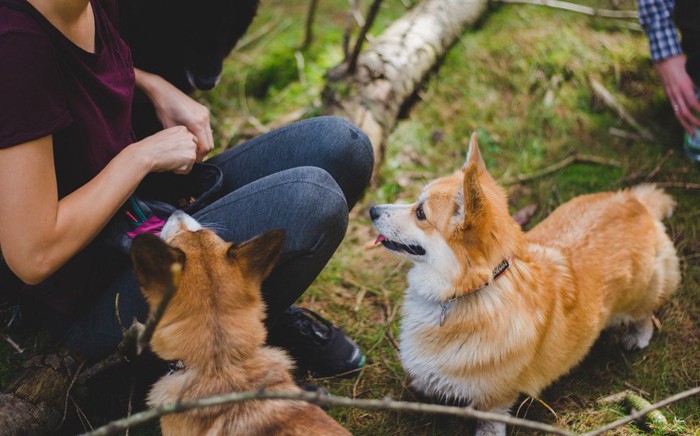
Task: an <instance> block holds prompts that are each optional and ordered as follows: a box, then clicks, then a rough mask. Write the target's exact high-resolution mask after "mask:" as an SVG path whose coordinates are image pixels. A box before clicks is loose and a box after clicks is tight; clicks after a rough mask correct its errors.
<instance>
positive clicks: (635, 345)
mask: <svg viewBox="0 0 700 436" xmlns="http://www.w3.org/2000/svg"><path fill="white" fill-rule="evenodd" d="M653 334H654V324H652V322H651V317H648V318H644V319H640V320H637V321H632V322H631V323H630V324H629V326H628V327H627V332H625V334H624V335H623V336H622V338H621V339H620V343H621V344H622V347H623V348H624V349H625V350H635V349H637V350H641V349H642V348H645V347H646V346H647V345H649V340H650V339H651V336H652V335H653Z"/></svg>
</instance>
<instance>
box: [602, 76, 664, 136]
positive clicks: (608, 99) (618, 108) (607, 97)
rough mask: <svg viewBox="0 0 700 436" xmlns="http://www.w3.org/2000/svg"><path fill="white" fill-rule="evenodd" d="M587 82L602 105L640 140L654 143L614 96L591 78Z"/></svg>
mask: <svg viewBox="0 0 700 436" xmlns="http://www.w3.org/2000/svg"><path fill="white" fill-rule="evenodd" d="M589 80H590V82H591V86H592V87H593V93H594V94H595V95H596V96H597V97H598V98H600V99H601V100H602V101H603V103H605V105H606V106H607V107H609V108H610V109H613V110H614V111H615V112H617V115H618V116H619V117H620V118H622V119H623V120H625V121H626V122H627V123H628V124H629V125H630V126H632V127H634V128H635V129H636V130H637V132H639V134H640V135H641V136H642V138H644V139H646V140H649V141H654V140H655V138H654V135H653V134H652V133H651V132H650V131H649V130H648V129H646V128H645V127H643V126H642V125H641V124H639V122H637V120H635V119H634V117H633V116H632V115H630V114H629V112H627V110H626V109H625V108H624V107H622V105H621V104H620V103H619V102H618V101H617V99H616V98H615V96H614V95H612V93H610V91H608V90H607V89H605V87H604V86H603V85H602V84H601V83H600V82H598V81H597V80H595V79H594V78H592V77H589Z"/></svg>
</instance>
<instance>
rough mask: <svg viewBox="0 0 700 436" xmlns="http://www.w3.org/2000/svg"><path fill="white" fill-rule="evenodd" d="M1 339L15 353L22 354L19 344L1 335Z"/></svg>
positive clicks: (22, 350) (22, 349) (7, 336)
mask: <svg viewBox="0 0 700 436" xmlns="http://www.w3.org/2000/svg"><path fill="white" fill-rule="evenodd" d="M2 338H3V339H5V342H7V343H8V344H10V346H11V347H12V348H14V349H15V351H16V352H17V353H19V354H22V353H24V348H22V347H20V346H19V344H18V343H17V342H15V341H14V340H13V339H12V338H11V337H10V336H9V335H2Z"/></svg>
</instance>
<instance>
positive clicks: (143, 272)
mask: <svg viewBox="0 0 700 436" xmlns="http://www.w3.org/2000/svg"><path fill="white" fill-rule="evenodd" d="M131 262H132V265H133V268H134V273H135V275H136V279H137V280H138V282H139V285H141V292H143V294H144V295H145V296H146V297H147V298H148V299H149V300H151V301H154V300H157V299H159V298H160V297H161V296H162V294H163V293H164V292H165V291H166V290H167V289H168V287H169V286H170V285H171V284H172V283H173V271H172V266H173V264H179V265H180V266H182V265H183V264H184V262H185V253H183V252H182V250H180V249H178V248H173V247H171V246H169V245H168V244H166V243H165V241H163V240H162V239H160V238H159V237H158V236H156V235H153V234H151V233H143V234H141V235H139V236H137V237H136V238H134V240H133V242H132V244H131Z"/></svg>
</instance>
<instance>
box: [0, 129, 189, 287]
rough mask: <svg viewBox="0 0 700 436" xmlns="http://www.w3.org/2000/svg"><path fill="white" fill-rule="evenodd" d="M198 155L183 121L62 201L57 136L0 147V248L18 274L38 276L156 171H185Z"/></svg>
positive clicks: (76, 247)
mask: <svg viewBox="0 0 700 436" xmlns="http://www.w3.org/2000/svg"><path fill="white" fill-rule="evenodd" d="M195 158H196V145H195V142H194V136H193V135H192V134H191V133H190V132H189V131H188V130H187V129H186V128H185V127H174V128H170V129H166V130H163V131H162V132H159V133H157V134H155V135H153V136H150V137H148V138H146V139H144V140H143V141H140V142H137V143H134V144H131V145H130V146H128V147H126V148H125V149H124V150H123V151H122V152H121V153H119V154H118V155H117V156H116V157H115V158H114V159H113V160H112V161H111V162H110V163H109V164H108V165H107V166H106V167H105V168H104V169H103V170H102V171H101V172H100V173H99V174H98V175H97V176H95V177H94V178H93V179H92V180H91V181H90V182H88V183H86V184H85V185H84V186H82V187H81V188H79V189H78V190H76V191H75V192H73V193H71V194H69V195H68V196H66V197H64V198H62V199H61V200H60V201H59V200H58V190H57V184H56V172H55V169H54V156H53V139H52V137H51V136H45V137H43V138H40V139H36V140H33V141H29V142H26V143H24V144H20V145H16V146H13V147H9V148H6V149H2V150H0V205H1V207H0V247H1V248H2V252H3V256H4V257H5V260H6V262H7V264H8V266H9V267H10V269H12V270H13V272H14V273H15V274H17V276H18V277H19V278H20V279H21V280H22V281H24V282H25V283H29V284H36V283H40V282H41V281H43V280H45V279H46V278H48V277H49V276H50V275H51V274H52V273H53V272H55V271H56V270H57V269H58V268H60V267H61V266H62V265H63V264H65V263H66V262H67V261H68V260H69V259H70V258H71V257H73V256H74V255H75V254H76V253H78V252H79V251H80V250H81V249H82V248H84V247H85V246H86V245H87V244H88V243H89V242H90V241H91V240H92V239H93V238H94V237H95V236H96V235H97V234H98V233H99V232H100V231H101V230H102V229H103V228H104V227H105V225H106V224H107V223H108V221H109V220H110V218H111V217H112V215H114V213H115V212H116V211H117V210H118V208H119V207H120V206H121V205H122V204H123V203H124V202H125V201H126V200H127V199H128V197H129V195H131V193H132V192H134V190H135V189H136V187H137V186H138V184H139V183H140V182H141V180H142V179H143V177H144V176H145V175H146V174H148V173H149V172H151V171H171V170H179V171H180V172H187V171H189V169H191V167H192V164H193V163H194V161H195Z"/></svg>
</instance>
